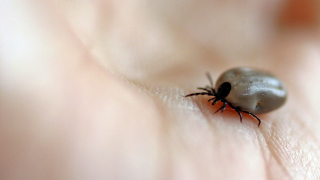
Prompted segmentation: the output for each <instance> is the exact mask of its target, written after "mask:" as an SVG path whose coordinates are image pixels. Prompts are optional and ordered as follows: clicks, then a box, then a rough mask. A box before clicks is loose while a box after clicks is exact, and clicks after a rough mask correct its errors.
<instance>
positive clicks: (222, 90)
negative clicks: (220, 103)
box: [217, 82, 231, 99]
mask: <svg viewBox="0 0 320 180" xmlns="http://www.w3.org/2000/svg"><path fill="white" fill-rule="evenodd" d="M230 90H231V84H230V83H229V82H224V83H222V84H221V85H220V87H219V89H218V92H217V97H218V98H219V99H222V98H225V97H227V96H228V94H229V93H230Z"/></svg>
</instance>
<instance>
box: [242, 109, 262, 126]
mask: <svg viewBox="0 0 320 180" xmlns="http://www.w3.org/2000/svg"><path fill="white" fill-rule="evenodd" d="M242 112H244V113H247V114H250V115H251V116H253V117H255V118H256V119H257V120H258V121H259V123H258V127H259V126H260V124H261V120H260V118H259V117H258V116H257V115H255V114H253V113H251V112H248V111H242Z"/></svg>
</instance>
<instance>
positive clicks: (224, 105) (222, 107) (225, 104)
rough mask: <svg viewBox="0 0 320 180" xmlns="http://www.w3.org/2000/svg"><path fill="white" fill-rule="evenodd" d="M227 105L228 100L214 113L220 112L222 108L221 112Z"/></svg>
mask: <svg viewBox="0 0 320 180" xmlns="http://www.w3.org/2000/svg"><path fill="white" fill-rule="evenodd" d="M226 106H227V102H223V105H222V106H221V107H220V108H219V109H218V110H217V111H216V112H214V113H217V112H219V111H220V110H222V111H221V112H223V111H224V109H225V108H226Z"/></svg>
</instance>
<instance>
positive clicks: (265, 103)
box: [185, 68, 287, 127]
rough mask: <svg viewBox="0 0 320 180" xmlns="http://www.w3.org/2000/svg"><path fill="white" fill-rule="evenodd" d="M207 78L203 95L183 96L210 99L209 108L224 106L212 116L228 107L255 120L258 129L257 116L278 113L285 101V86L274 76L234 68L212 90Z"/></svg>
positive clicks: (219, 79)
mask: <svg viewBox="0 0 320 180" xmlns="http://www.w3.org/2000/svg"><path fill="white" fill-rule="evenodd" d="M207 77H208V79H209V82H210V86H206V87H204V88H203V87H200V88H198V89H199V90H202V92H196V93H191V94H188V95H186V96H185V97H189V96H198V95H206V96H212V98H211V99H209V100H208V102H210V101H212V105H215V104H216V103H217V102H219V101H221V102H222V103H223V105H222V106H221V107H220V108H219V109H218V110H217V111H216V112H215V113H217V112H219V111H221V112H223V111H224V110H225V109H226V106H227V104H228V105H229V106H230V107H231V108H232V109H234V110H235V111H236V112H237V113H238V114H239V116H240V122H242V114H241V113H246V114H249V115H251V116H253V117H254V118H256V119H257V120H258V121H259V123H258V127H259V126H260V123H261V120H260V118H259V117H258V116H257V115H256V114H264V113H268V112H270V111H273V110H275V109H278V108H279V107H280V106H282V105H283V104H284V102H285V101H286V98H287V90H286V87H285V86H284V84H283V83H282V82H281V81H280V80H279V79H278V78H276V77H275V76H273V75H271V74H269V73H267V72H265V71H261V70H258V69H252V68H233V69H230V70H227V71H225V72H224V73H222V74H221V75H220V77H219V78H218V80H217V81H216V84H215V87H213V82H212V79H211V76H210V74H209V73H207Z"/></svg>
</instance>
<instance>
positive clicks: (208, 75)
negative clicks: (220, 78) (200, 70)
mask: <svg viewBox="0 0 320 180" xmlns="http://www.w3.org/2000/svg"><path fill="white" fill-rule="evenodd" d="M206 75H207V78H208V79H209V82H210V85H211V88H213V82H212V78H211V75H210V73H208V72H207V73H206Z"/></svg>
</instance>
